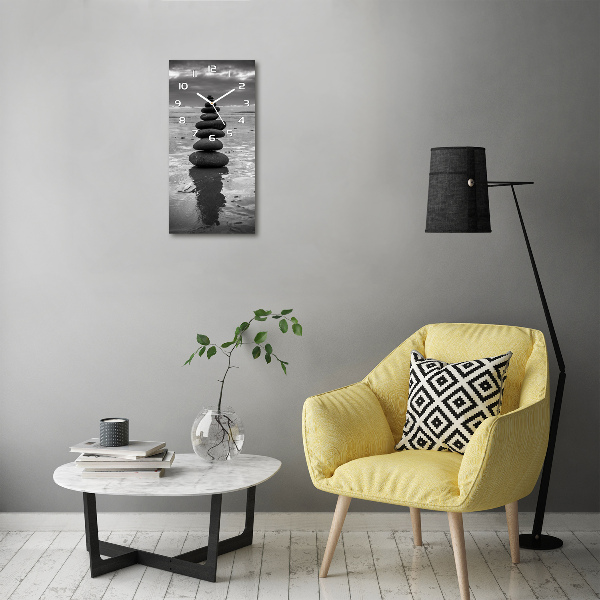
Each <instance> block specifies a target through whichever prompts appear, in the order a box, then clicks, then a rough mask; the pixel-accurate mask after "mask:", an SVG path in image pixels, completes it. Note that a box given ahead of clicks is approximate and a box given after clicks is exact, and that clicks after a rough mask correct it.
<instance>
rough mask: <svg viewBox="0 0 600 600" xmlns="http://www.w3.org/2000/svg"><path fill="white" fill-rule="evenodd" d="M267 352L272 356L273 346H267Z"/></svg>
mask: <svg viewBox="0 0 600 600" xmlns="http://www.w3.org/2000/svg"><path fill="white" fill-rule="evenodd" d="M265 352H268V353H269V354H271V353H272V352H273V346H271V344H265Z"/></svg>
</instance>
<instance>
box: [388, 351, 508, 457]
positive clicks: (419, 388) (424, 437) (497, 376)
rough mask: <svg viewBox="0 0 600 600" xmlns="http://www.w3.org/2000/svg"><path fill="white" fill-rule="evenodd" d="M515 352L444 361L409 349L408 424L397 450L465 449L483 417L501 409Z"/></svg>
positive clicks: (462, 450) (453, 450) (405, 425)
mask: <svg viewBox="0 0 600 600" xmlns="http://www.w3.org/2000/svg"><path fill="white" fill-rule="evenodd" d="M511 356H512V352H508V353H506V354H503V355H501V356H495V357H493V358H478V359H476V360H467V361H465V362H460V363H445V362H443V361H441V360H435V359H434V358H424V357H423V356H421V354H420V353H419V352H416V351H414V350H413V351H412V352H411V354H410V381H409V391H408V404H407V408H406V423H405V424H404V430H403V432H402V439H401V440H400V441H399V442H398V444H397V445H396V450H450V451H451V452H458V453H460V454H464V452H465V447H466V445H467V444H468V443H469V440H470V439H471V436H472V435H473V433H474V432H475V430H476V429H477V427H479V425H481V423H482V422H483V420H484V419H487V418H488V417H494V416H496V415H497V414H499V413H500V402H501V400H502V388H503V386H504V381H505V380H506V372H507V371H508V363H509V361H510V357H511Z"/></svg>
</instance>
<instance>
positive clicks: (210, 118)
mask: <svg viewBox="0 0 600 600" xmlns="http://www.w3.org/2000/svg"><path fill="white" fill-rule="evenodd" d="M208 99H209V100H210V101H211V103H212V101H213V100H214V98H213V96H208ZM211 103H209V102H206V103H205V104H204V108H203V109H202V110H201V112H202V115H201V116H200V121H198V122H197V123H196V129H197V130H198V131H197V132H196V137H197V138H200V139H199V140H198V141H197V142H196V143H195V144H194V150H198V152H193V153H192V154H190V162H191V163H192V164H193V165H195V166H196V167H224V166H225V165H226V164H227V163H228V162H229V157H228V156H227V155H225V154H223V153H222V152H217V150H221V148H223V142H222V141H221V140H218V139H216V138H222V137H224V136H225V133H224V131H223V129H225V125H226V123H224V122H223V121H221V119H220V118H219V115H218V114H217V113H219V112H220V111H221V108H220V107H219V106H217V105H216V104H211ZM210 136H213V137H214V138H215V139H213V140H211V139H210Z"/></svg>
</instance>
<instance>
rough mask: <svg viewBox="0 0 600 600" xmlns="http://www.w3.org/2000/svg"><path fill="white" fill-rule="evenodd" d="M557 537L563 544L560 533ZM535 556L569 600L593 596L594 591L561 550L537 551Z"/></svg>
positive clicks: (581, 599) (586, 598)
mask: <svg viewBox="0 0 600 600" xmlns="http://www.w3.org/2000/svg"><path fill="white" fill-rule="evenodd" d="M557 537H560V538H561V539H562V540H563V542H564V536H563V534H562V532H561V533H559V534H558V536H557ZM536 554H537V555H538V557H539V559H540V560H541V561H542V562H543V563H544V565H546V567H547V568H548V570H549V571H550V572H551V573H552V577H554V579H556V582H557V583H558V585H560V587H561V589H562V590H563V591H564V592H565V594H566V595H567V597H568V598H569V600H589V599H590V598H593V597H594V596H595V592H594V590H592V588H591V587H590V586H589V585H588V583H587V582H586V580H585V579H584V578H583V577H582V575H581V573H579V571H578V570H577V569H576V568H575V567H574V566H573V564H572V563H571V561H570V560H568V559H567V557H566V555H565V554H564V552H563V551H562V549H561V548H558V549H557V550H545V551H544V550H539V551H537V552H536Z"/></svg>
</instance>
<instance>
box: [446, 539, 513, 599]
mask: <svg viewBox="0 0 600 600" xmlns="http://www.w3.org/2000/svg"><path fill="white" fill-rule="evenodd" d="M445 535H446V538H447V539H448V543H449V544H451V543H452V542H451V537H450V534H449V533H446V534H445ZM490 535H494V533H493V532H491V531H490ZM465 547H466V550H467V568H468V570H469V587H470V588H471V591H472V592H473V596H475V598H476V599H477V600H504V598H505V596H504V592H503V591H502V588H501V587H500V585H499V584H498V582H497V581H496V578H495V577H494V574H493V573H492V571H491V569H490V567H489V565H488V564H487V562H486V560H485V558H484V557H483V555H482V554H481V552H480V551H479V547H478V546H477V544H476V543H475V541H474V540H473V538H472V537H471V534H470V533H469V532H465ZM509 561H510V559H509Z"/></svg>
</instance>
